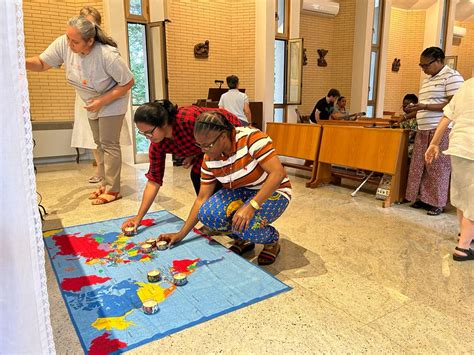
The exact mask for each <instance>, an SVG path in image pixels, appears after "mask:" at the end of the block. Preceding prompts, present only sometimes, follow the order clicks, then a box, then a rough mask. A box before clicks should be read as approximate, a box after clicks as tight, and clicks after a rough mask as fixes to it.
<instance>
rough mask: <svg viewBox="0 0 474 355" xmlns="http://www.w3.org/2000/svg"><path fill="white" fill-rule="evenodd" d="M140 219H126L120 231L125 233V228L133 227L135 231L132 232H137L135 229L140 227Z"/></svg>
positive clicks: (136, 217)
mask: <svg viewBox="0 0 474 355" xmlns="http://www.w3.org/2000/svg"><path fill="white" fill-rule="evenodd" d="M140 222H141V219H140V218H138V216H135V217H132V218H129V219H127V220H126V221H125V222H123V223H122V227H121V228H122V231H123V232H124V231H125V228H127V227H133V228H134V229H135V230H134V232H135V233H136V232H137V228H138V226H139V225H140Z"/></svg>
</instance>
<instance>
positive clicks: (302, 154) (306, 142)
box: [266, 122, 322, 187]
mask: <svg viewBox="0 0 474 355" xmlns="http://www.w3.org/2000/svg"><path fill="white" fill-rule="evenodd" d="M321 132H322V128H321V126H320V125H315V124H305V123H276V122H267V129H266V133H267V134H268V135H269V136H270V138H271V139H272V140H273V146H274V148H275V150H276V152H277V153H278V154H279V155H283V156H286V157H290V158H298V159H304V160H312V161H314V162H313V166H312V167H308V166H304V165H299V164H294V163H284V164H283V165H285V166H289V167H292V168H297V169H302V170H307V171H311V179H310V181H309V182H307V183H306V186H307V187H309V186H310V184H312V183H313V182H314V179H315V178H316V170H315V169H316V168H317V162H318V154H319V144H320V141H321Z"/></svg>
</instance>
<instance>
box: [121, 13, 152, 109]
mask: <svg viewBox="0 0 474 355" xmlns="http://www.w3.org/2000/svg"><path fill="white" fill-rule="evenodd" d="M127 28H128V50H129V53H130V69H131V70H132V73H133V76H134V78H135V85H133V88H132V105H133V106H140V105H142V104H144V103H145V102H148V101H150V94H149V89H148V68H147V48H146V32H145V30H146V28H145V25H144V24H142V23H130V22H129V23H127Z"/></svg>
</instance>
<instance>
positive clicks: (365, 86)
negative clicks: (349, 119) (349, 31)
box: [351, 0, 374, 112]
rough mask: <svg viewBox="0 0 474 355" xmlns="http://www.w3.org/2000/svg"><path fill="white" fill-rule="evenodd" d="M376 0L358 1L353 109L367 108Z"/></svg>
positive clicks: (353, 67)
mask: <svg viewBox="0 0 474 355" xmlns="http://www.w3.org/2000/svg"><path fill="white" fill-rule="evenodd" d="M373 16H374V0H366V1H357V3H356V19H355V29H354V31H355V33H357V34H358V35H357V36H354V48H353V54H352V88H351V111H353V112H362V111H366V110H367V96H368V93H369V66H370V47H371V41H372V22H373Z"/></svg>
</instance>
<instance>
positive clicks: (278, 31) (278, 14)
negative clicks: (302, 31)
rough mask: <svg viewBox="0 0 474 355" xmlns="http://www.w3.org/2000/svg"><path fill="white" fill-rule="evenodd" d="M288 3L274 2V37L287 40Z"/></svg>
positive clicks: (283, 1)
mask: <svg viewBox="0 0 474 355" xmlns="http://www.w3.org/2000/svg"><path fill="white" fill-rule="evenodd" d="M288 19H289V1H288V0H275V36H276V37H277V38H288V35H289V34H288V28H289V24H288V22H289V21H288Z"/></svg>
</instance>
